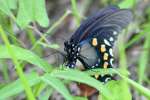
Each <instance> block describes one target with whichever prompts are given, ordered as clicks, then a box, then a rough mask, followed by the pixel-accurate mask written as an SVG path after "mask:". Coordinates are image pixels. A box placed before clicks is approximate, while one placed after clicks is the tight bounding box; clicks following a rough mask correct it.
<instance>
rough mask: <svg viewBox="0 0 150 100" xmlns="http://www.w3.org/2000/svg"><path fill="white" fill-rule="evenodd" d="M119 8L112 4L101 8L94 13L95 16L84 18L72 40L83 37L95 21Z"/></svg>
mask: <svg viewBox="0 0 150 100" xmlns="http://www.w3.org/2000/svg"><path fill="white" fill-rule="evenodd" d="M118 10H119V8H118V7H116V6H110V7H106V8H103V9H101V10H100V11H99V12H98V13H96V14H94V15H93V16H90V17H88V18H87V19H86V20H84V21H83V22H82V24H81V25H80V27H79V28H78V29H77V30H76V31H75V33H74V34H73V35H72V37H71V40H74V41H76V42H77V41H79V37H81V35H84V34H85V31H86V30H87V29H88V28H89V27H91V25H92V24H93V23H95V22H96V21H98V20H99V19H101V18H103V17H105V16H107V15H109V14H111V13H114V12H116V11H118Z"/></svg>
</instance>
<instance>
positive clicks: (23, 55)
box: [0, 45, 52, 72]
mask: <svg viewBox="0 0 150 100" xmlns="http://www.w3.org/2000/svg"><path fill="white" fill-rule="evenodd" d="M11 48H12V50H13V51H15V56H16V58H17V59H18V60H23V61H27V62H29V63H31V64H34V65H36V66H38V67H39V68H41V69H43V70H44V71H45V72H48V71H50V70H51V68H52V67H51V66H50V65H49V64H48V63H47V62H46V61H45V60H43V59H41V58H40V57H38V56H37V55H35V54H34V53H32V52H31V51H29V50H26V49H23V48H20V47H17V46H14V45H11ZM2 58H3V59H4V58H11V57H10V55H9V53H8V51H7V47H6V46H4V45H0V59H2Z"/></svg>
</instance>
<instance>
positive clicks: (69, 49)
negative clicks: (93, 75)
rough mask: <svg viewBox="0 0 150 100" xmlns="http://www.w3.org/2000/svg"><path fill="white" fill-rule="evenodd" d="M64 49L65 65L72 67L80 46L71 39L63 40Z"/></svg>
mask: <svg viewBox="0 0 150 100" xmlns="http://www.w3.org/2000/svg"><path fill="white" fill-rule="evenodd" d="M64 46H65V47H64V51H65V52H66V60H67V61H66V66H67V67H69V68H74V67H75V65H76V61H77V58H78V57H79V53H80V46H79V45H78V44H76V43H75V42H73V41H65V42H64Z"/></svg>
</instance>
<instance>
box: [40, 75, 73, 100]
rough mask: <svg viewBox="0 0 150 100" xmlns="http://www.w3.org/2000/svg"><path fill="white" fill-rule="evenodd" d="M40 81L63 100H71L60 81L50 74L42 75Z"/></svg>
mask: <svg viewBox="0 0 150 100" xmlns="http://www.w3.org/2000/svg"><path fill="white" fill-rule="evenodd" d="M41 79H42V81H44V82H45V83H47V84H49V85H50V86H52V87H53V88H54V89H56V90H57V91H58V92H60V93H61V94H62V95H63V96H64V98H65V100H73V98H72V96H71V94H70V93H69V92H68V90H67V88H66V87H65V85H64V84H63V83H62V81H61V80H59V79H57V78H55V77H52V76H51V75H50V74H47V75H44V76H43V77H42V78H41Z"/></svg>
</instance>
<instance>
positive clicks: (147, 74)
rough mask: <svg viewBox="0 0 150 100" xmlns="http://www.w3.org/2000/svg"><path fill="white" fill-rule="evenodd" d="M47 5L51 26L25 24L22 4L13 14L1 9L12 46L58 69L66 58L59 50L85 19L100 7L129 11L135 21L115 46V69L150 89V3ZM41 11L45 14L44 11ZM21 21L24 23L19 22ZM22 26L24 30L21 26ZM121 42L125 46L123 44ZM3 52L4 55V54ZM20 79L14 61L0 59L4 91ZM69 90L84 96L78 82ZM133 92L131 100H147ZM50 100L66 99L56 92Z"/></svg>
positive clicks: (107, 0)
mask: <svg viewBox="0 0 150 100" xmlns="http://www.w3.org/2000/svg"><path fill="white" fill-rule="evenodd" d="M2 1H3V0H2ZM14 2H17V0H14ZM45 4H46V5H45V7H46V12H47V16H48V20H46V19H45V21H47V22H48V24H47V22H46V23H44V24H43V23H42V22H37V20H33V21H32V20H29V21H28V22H27V25H26V24H23V20H22V19H21V18H22V17H23V18H26V19H25V20H27V17H26V16H25V15H24V16H22V17H19V16H21V15H19V14H18V13H17V12H19V11H21V10H18V9H19V7H20V6H19V5H21V4H16V5H17V6H15V8H14V9H11V11H12V14H13V15H11V14H9V13H8V14H5V13H3V12H4V11H5V10H4V9H3V8H2V7H0V25H1V26H2V27H3V30H4V31H5V33H6V34H7V36H8V40H9V42H10V43H11V44H13V45H16V46H19V47H22V48H26V49H28V50H30V51H32V52H34V53H35V54H37V55H38V56H39V57H40V58H42V59H44V60H46V61H48V63H49V64H52V65H53V67H54V68H56V67H58V66H60V64H62V63H63V58H62V57H61V55H60V54H58V52H57V51H58V50H59V51H61V52H63V49H64V45H63V44H64V41H66V40H68V39H69V38H70V36H71V35H72V34H73V32H74V31H75V30H76V29H77V28H78V27H79V25H80V23H81V22H82V20H84V19H85V18H86V17H87V16H89V15H92V14H93V13H95V12H97V11H99V10H100V9H101V8H103V7H107V6H110V5H115V6H120V7H121V8H129V9H131V11H132V12H133V15H134V20H133V22H132V23H131V24H130V25H129V27H128V28H127V29H126V30H125V32H123V33H122V34H120V36H119V39H118V41H117V43H116V45H115V47H114V50H113V51H114V54H115V66H116V68H122V69H126V70H127V71H128V72H129V73H130V74H129V78H131V79H132V80H134V81H135V82H137V83H139V84H141V85H142V86H144V87H146V88H148V89H150V67H149V66H150V0H46V1H45ZM41 5H42V4H41ZM1 6H2V5H1ZM22 7H23V5H22ZM27 9H28V10H29V11H30V9H32V6H28V7H27ZM39 11H43V12H44V10H39ZM6 12H7V11H6ZM37 12H38V10H37ZM16 18H17V19H16ZM19 18H20V19H21V20H22V22H19ZM43 19H44V17H43ZM14 20H17V21H14ZM30 21H31V22H30ZM17 22H18V24H17ZM20 25H21V26H20ZM23 25H24V27H22V26H23ZM45 26H46V27H45ZM44 33H48V34H47V35H45V38H43V41H40V42H38V43H36V42H37V41H39V39H41V37H42V36H43V34H44ZM122 41H123V44H120V42H121V43H122ZM0 44H3V40H2V38H1V39H0ZM122 46H123V50H124V51H125V54H121V53H119V52H120V51H119V48H121V47H122ZM0 50H2V49H0ZM121 50H122V49H121ZM0 52H1V53H2V52H3V51H0ZM15 52H17V51H15ZM0 56H1V54H0ZM121 56H125V58H126V62H125V63H123V62H122V61H120V60H121V59H122V57H121ZM23 57H24V56H23ZM0 58H3V57H0ZM4 58H5V57H4ZM6 58H7V57H6ZM22 65H23V66H24V67H23V70H24V72H25V73H30V72H32V71H33V70H36V71H37V72H38V73H39V74H42V73H43V71H41V70H40V69H39V68H38V67H34V66H33V65H31V64H29V63H23V64H22ZM120 66H121V67H120ZM17 77H18V76H17V74H16V72H15V68H14V66H13V63H12V61H11V60H5V59H0V84H1V85H0V86H1V88H2V87H3V86H4V85H5V84H8V83H11V82H13V81H14V80H16V79H17ZM68 88H69V90H70V91H71V93H72V94H73V95H80V93H81V90H80V89H79V87H78V86H77V84H76V83H75V82H71V84H69V85H68ZM130 91H131V93H132V100H148V99H147V98H145V97H144V96H143V95H140V94H139V93H138V92H137V91H136V90H134V89H133V88H132V87H131V88H130ZM120 92H121V91H120ZM0 95H1V94H0ZM97 96H98V94H97V93H94V94H92V95H90V97H89V100H96V99H97ZM13 99H14V100H25V99H26V98H25V97H24V95H23V94H22V93H21V94H19V95H16V96H14V97H13V98H12V100H13ZM38 99H39V98H38ZM49 99H50V100H63V99H64V98H63V97H62V96H61V95H60V94H59V93H58V92H57V91H55V90H53V91H52V93H51V95H50V97H49ZM10 100H11V98H10ZM40 100H42V99H40Z"/></svg>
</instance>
